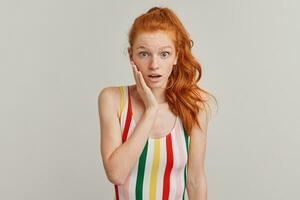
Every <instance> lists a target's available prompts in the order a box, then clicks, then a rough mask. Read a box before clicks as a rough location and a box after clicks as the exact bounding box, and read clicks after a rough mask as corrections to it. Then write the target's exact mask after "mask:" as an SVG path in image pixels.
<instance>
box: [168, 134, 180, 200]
mask: <svg viewBox="0 0 300 200" xmlns="http://www.w3.org/2000/svg"><path fill="white" fill-rule="evenodd" d="M173 131H174V132H173V133H172V150H173V168H172V170H171V174H170V195H169V199H175V198H176V190H178V189H179V188H176V176H177V173H178V165H179V152H178V145H177V139H176V135H175V134H176V132H175V129H174V130H173Z"/></svg>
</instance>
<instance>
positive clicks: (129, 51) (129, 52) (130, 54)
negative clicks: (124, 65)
mask: <svg viewBox="0 0 300 200" xmlns="http://www.w3.org/2000/svg"><path fill="white" fill-rule="evenodd" d="M127 51H128V55H129V59H130V60H132V51H131V48H130V47H128V48H127Z"/></svg>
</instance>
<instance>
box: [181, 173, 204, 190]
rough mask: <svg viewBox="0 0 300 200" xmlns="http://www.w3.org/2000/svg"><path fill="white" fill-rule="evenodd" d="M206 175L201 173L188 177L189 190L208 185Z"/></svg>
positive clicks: (187, 185)
mask: <svg viewBox="0 0 300 200" xmlns="http://www.w3.org/2000/svg"><path fill="white" fill-rule="evenodd" d="M206 184H207V181H206V176H205V175H201V176H197V177H193V178H191V177H188V178H187V181H186V187H187V190H198V189H199V188H202V187H206Z"/></svg>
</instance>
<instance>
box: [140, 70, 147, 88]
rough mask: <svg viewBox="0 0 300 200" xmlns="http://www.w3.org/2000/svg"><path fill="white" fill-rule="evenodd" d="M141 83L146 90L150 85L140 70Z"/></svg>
mask: <svg viewBox="0 0 300 200" xmlns="http://www.w3.org/2000/svg"><path fill="white" fill-rule="evenodd" d="M140 83H141V85H142V87H143V88H144V90H146V88H147V87H148V86H147V84H146V82H145V80H144V77H143V75H142V73H141V72H140Z"/></svg>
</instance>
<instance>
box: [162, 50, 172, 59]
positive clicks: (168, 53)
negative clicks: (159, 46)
mask: <svg viewBox="0 0 300 200" xmlns="http://www.w3.org/2000/svg"><path fill="white" fill-rule="evenodd" d="M161 55H166V56H163V57H164V58H166V57H167V56H169V55H170V52H168V51H164V52H162V53H161Z"/></svg>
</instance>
